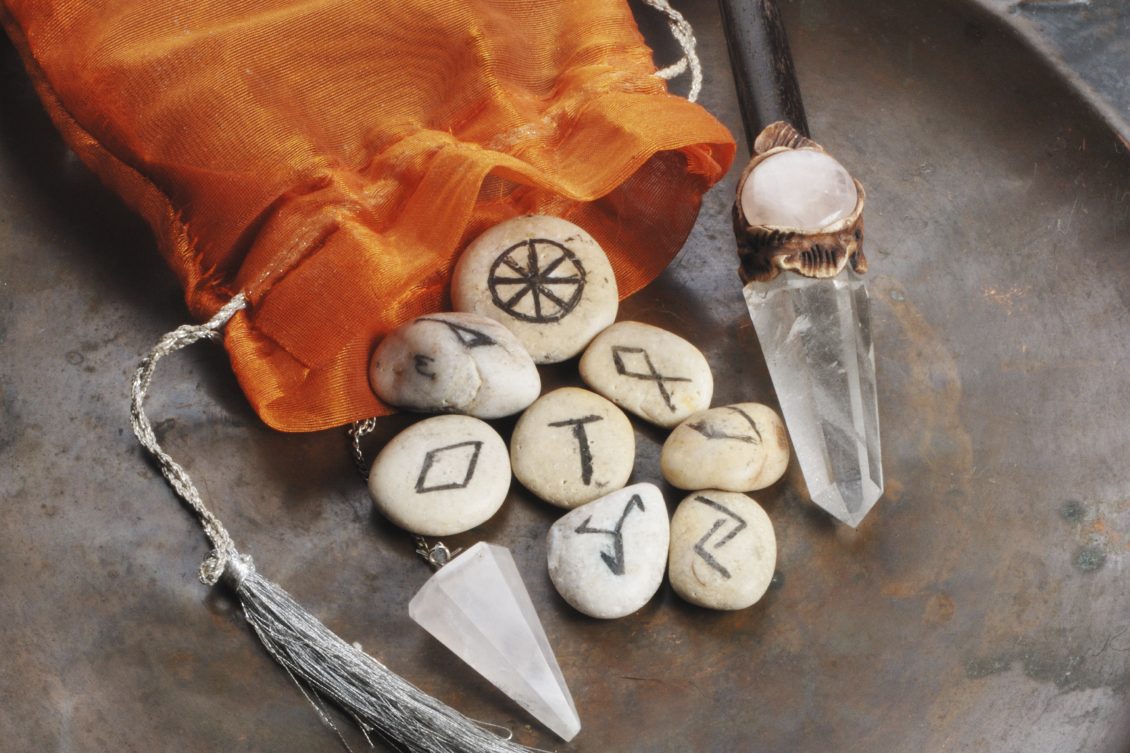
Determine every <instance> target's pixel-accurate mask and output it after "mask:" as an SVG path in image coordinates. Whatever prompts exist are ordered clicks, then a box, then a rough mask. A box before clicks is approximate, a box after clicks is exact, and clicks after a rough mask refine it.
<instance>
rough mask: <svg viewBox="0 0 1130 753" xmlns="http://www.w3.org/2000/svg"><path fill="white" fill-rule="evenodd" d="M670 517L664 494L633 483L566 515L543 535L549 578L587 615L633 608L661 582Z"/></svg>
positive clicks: (612, 614) (612, 615)
mask: <svg viewBox="0 0 1130 753" xmlns="http://www.w3.org/2000/svg"><path fill="white" fill-rule="evenodd" d="M669 537H670V522H669V521H668V518H667V504H666V503H665V502H664V500H663V494H662V492H660V491H659V489H658V487H656V486H655V485H653V484H634V485H632V486H629V487H627V488H624V489H621V490H620V491H616V492H612V493H611V494H608V495H606V496H604V497H601V498H600V499H598V500H596V501H594V502H589V503H588V504H587V505H583V506H581V507H578V508H577V509H575V510H573V511H572V512H570V513H569V514H568V515H565V516H564V517H562V518H561V519H560V520H558V521H557V522H556V523H554V524H553V525H552V526H551V527H550V529H549V534H548V535H547V536H546V549H547V556H548V560H549V578H550V580H552V581H553V585H554V586H555V587H556V588H557V592H558V593H559V594H561V597H562V598H563V599H565V601H567V602H569V603H570V604H572V605H573V607H575V608H576V609H577V610H579V611H581V612H584V613H585V614H587V615H589V616H590V617H599V618H603V619H612V618H615V617H623V616H625V615H628V614H631V613H632V612H635V611H636V610H637V609H639V608H640V607H642V606H643V605H644V604H646V603H647V602H648V601H649V600H650V599H651V597H652V596H654V595H655V592H656V591H658V590H659V586H660V584H661V583H662V582H663V571H664V569H665V566H666V564H667V543H668V540H669Z"/></svg>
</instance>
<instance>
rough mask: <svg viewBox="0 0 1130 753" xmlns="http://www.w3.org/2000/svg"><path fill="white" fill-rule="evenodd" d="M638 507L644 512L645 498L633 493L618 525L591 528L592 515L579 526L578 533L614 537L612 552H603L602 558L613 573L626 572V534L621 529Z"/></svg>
mask: <svg viewBox="0 0 1130 753" xmlns="http://www.w3.org/2000/svg"><path fill="white" fill-rule="evenodd" d="M637 507H638V508H639V509H640V512H644V506H643V500H642V499H640V495H638V494H633V495H632V498H631V499H629V500H628V504H626V505H624V512H623V513H622V514H621V515H620V520H619V521H617V522H616V527H615V528H613V529H612V530H611V531H609V530H606V529H604V528H589V522H590V521H591V520H592V516H591V515H590V516H589V517H587V518H585V522H584V523H581V524H580V525H579V526H577V530H576V533H603V534H607V535H609V536H611V537H612V554H609V553H608V552H601V553H600V558H601V559H602V560H604V564H606V565H608V569H609V570H611V571H612V574H613V575H623V574H624V534H623V533H621V531H622V530H623V528H624V521H625V520H627V518H628V515H629V514H630V513H631V512H632V510H634V509H635V508H637Z"/></svg>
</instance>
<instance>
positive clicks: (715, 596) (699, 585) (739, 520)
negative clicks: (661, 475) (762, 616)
mask: <svg viewBox="0 0 1130 753" xmlns="http://www.w3.org/2000/svg"><path fill="white" fill-rule="evenodd" d="M776 563H777V537H776V535H775V534H774V533H773V522H772V521H771V520H769V516H768V515H766V514H765V510H763V509H761V505H759V504H757V502H755V501H753V500H752V499H750V498H749V497H747V496H746V495H744V494H738V493H736V492H723V491H718V490H717V489H708V490H706V491H701V492H695V493H694V494H692V495H690V496H689V497H687V498H686V499H684V500H683V501H682V502H680V503H679V507H678V508H677V509H676V510H675V515H674V517H673V518H672V519H671V554H670V557H669V558H668V567H667V576H668V578H670V580H671V587H672V588H673V589H674V590H675V593H677V594H679V596H681V597H683V598H684V599H686V600H687V601H689V602H690V603H692V604H697V605H699V606H700V607H707V608H709V609H745V608H746V607H748V606H750V605H751V604H755V603H756V602H757V601H758V600H759V599H760V598H761V597H762V596H763V595H764V594H765V591H766V589H768V588H769V582H770V581H771V580H772V579H773V571H774V569H775V567H776Z"/></svg>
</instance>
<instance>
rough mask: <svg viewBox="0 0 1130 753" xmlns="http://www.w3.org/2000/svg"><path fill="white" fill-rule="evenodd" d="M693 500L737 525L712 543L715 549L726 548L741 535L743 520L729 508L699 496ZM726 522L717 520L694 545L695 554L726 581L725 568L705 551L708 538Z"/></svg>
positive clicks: (727, 576) (727, 575)
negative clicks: (730, 519)
mask: <svg viewBox="0 0 1130 753" xmlns="http://www.w3.org/2000/svg"><path fill="white" fill-rule="evenodd" d="M694 499H695V502H700V503H702V504H704V505H706V506H707V507H712V508H714V509H715V510H717V511H718V512H720V513H723V514H725V515H728V516H729V517H730V518H732V519H733V520H734V521H735V522H736V523H737V525H735V526H734V527H733V528H731V529H730V532H729V533H727V534H726V535H725V536H723V537H722V538H721V539H719V540H718V541H716V542H714V548H715V549H721V548H722V547H724V546H726V544H728V543H730V540H731V539H733V538H734V537H735V536H737V535H738V534H739V533H741V532H742V530H743V529H744V528H745V527H746V522H745V518H742V517H741V516H740V515H738V514H737V513H736V512H734V511H733V510H731V509H730V508H728V507H726V506H724V505H721V504H719V503H717V502H715V501H714V500H712V499H708V498H707V497H703V496H701V495H700V496H698V497H695V498H694ZM727 522H728V521H727V520H726V518H718V520H716V521H714V525H713V526H711V528H710V530H709V531H707V532H706V533H705V534H703V536H702V538H701V539H699V540H698V543H697V544H695V545H694V551H695V554H697V555H698V556H699V557H702V559H703V561H704V562H706V564H708V565H710V566H711V567H712V568H714V569H715V570H717V571H718V572H719V573H721V575H722V577H723V578H726V579H727V580H729V579H730V571H729V570H727V569H726V568H725V567H723V565H722V563H721V562H719V561H718V560H716V559H714V555H712V554H711V553H710V552H708V551H706V546H705V544H706V542H708V541H710V538H711V537H712V536H713V535H714V534H716V533H718V530H719V529H720V528H722V526H724V525H726V523H727Z"/></svg>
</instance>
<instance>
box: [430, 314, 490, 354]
mask: <svg viewBox="0 0 1130 753" xmlns="http://www.w3.org/2000/svg"><path fill="white" fill-rule="evenodd" d="M416 321H418V322H435V323H436V324H442V325H443V326H445V327H447V328H448V329H449V330H451V331H452V333H454V334H455V337H456V338H457V339H458V340H459V342H460V343H461V344H462V345H463V347H464V348H481V347H483V346H484V345H498V343H497V342H495V340H494V338H492V337H491V336H490V335H486V334H483V333H482V332H479V331H478V330H477V329H471V328H470V327H464V326H463V325H461V324H452V323H451V322H445V321H444V320H443V319H417V320H416Z"/></svg>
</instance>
